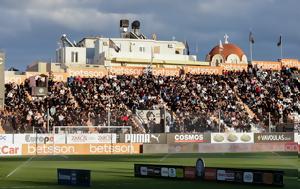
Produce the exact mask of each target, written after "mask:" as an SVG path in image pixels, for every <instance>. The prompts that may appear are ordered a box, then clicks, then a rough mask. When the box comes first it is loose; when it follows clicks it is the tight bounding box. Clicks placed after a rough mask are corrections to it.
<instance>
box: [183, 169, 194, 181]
mask: <svg viewBox="0 0 300 189" xmlns="http://www.w3.org/2000/svg"><path fill="white" fill-rule="evenodd" d="M184 178H186V179H195V178H196V170H195V167H185V168H184Z"/></svg>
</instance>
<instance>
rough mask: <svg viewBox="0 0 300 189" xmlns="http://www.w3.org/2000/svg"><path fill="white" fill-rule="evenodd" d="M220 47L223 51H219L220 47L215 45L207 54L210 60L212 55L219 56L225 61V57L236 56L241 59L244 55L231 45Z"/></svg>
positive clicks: (239, 49) (238, 48) (235, 46)
mask: <svg viewBox="0 0 300 189" xmlns="http://www.w3.org/2000/svg"><path fill="white" fill-rule="evenodd" d="M222 45H223V50H222V49H220V45H217V46H215V47H214V48H213V49H212V50H211V51H210V52H209V54H208V55H209V56H210V57H211V58H212V57H213V56H214V55H217V54H221V56H223V58H224V59H227V57H228V56H229V55H231V54H235V55H237V56H238V57H239V58H240V59H242V57H243V55H245V53H244V52H243V50H242V49H241V48H240V47H238V46H237V45H235V44H233V43H228V44H222Z"/></svg>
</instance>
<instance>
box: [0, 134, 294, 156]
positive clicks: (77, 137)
mask: <svg viewBox="0 0 300 189" xmlns="http://www.w3.org/2000/svg"><path fill="white" fill-rule="evenodd" d="M296 151H298V152H300V135H299V134H298V133H155V134H152V133H151V134H116V133H87V134H0V156H13V155H52V154H53V155H71V154H74V155H88V154H138V153H146V154H147V153H216V152H222V153H225V152H296Z"/></svg>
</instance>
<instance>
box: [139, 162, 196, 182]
mask: <svg viewBox="0 0 300 189" xmlns="http://www.w3.org/2000/svg"><path fill="white" fill-rule="evenodd" d="M184 168H185V167H184V166H177V165H155V164H134V176H135V177H149V178H151V177H152V178H169V179H183V178H184V175H185V171H184ZM190 171H191V170H189V171H187V172H190ZM190 174H191V173H189V174H187V175H188V176H191V175H190ZM189 179H190V177H189Z"/></svg>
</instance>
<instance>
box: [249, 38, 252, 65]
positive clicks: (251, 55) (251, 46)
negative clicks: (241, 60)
mask: <svg viewBox="0 0 300 189" xmlns="http://www.w3.org/2000/svg"><path fill="white" fill-rule="evenodd" d="M249 43H250V61H251V64H252V42H251V41H249Z"/></svg>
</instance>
